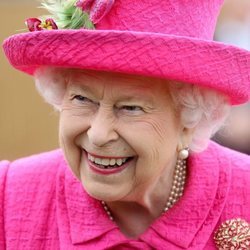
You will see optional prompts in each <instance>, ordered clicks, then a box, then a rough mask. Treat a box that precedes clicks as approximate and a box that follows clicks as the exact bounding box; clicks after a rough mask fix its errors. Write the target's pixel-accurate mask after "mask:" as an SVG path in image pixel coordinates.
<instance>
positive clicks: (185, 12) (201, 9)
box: [96, 0, 223, 40]
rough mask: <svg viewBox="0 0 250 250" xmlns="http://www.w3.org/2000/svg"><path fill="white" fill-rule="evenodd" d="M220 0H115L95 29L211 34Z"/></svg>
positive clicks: (183, 34)
mask: <svg viewBox="0 0 250 250" xmlns="http://www.w3.org/2000/svg"><path fill="white" fill-rule="evenodd" d="M222 4H223V0H198V1H197V0H162V1H159V0H136V1H135V0H126V1H125V0H116V1H115V2H114V5H113V7H112V9H111V10H110V12H109V13H108V14H107V15H106V16H105V17H104V18H103V19H102V20H101V21H100V22H99V23H98V24H96V28H97V29H99V30H100V29H103V30H123V31H124V30H129V31H141V32H154V33H165V34H173V35H176V36H188V37H196V38H200V39H205V40H211V39H212V38H213V34H214V30H215V25H216V20H217V17H218V14H219V11H220V8H221V6H222Z"/></svg>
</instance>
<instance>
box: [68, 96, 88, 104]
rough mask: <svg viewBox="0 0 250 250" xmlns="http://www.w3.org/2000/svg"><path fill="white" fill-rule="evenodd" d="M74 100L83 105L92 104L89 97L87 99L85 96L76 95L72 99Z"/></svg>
mask: <svg viewBox="0 0 250 250" xmlns="http://www.w3.org/2000/svg"><path fill="white" fill-rule="evenodd" d="M72 99H73V100H77V101H79V102H81V103H83V102H84V103H86V102H91V100H90V99H88V98H87V97H85V96H82V95H75V96H74V97H73V98H72Z"/></svg>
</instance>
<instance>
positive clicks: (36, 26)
mask: <svg viewBox="0 0 250 250" xmlns="http://www.w3.org/2000/svg"><path fill="white" fill-rule="evenodd" d="M222 4H223V0H206V1H196V0H164V1H159V0H136V1H135V0H126V1H125V0H44V1H43V2H42V7H43V8H45V9H46V10H47V11H48V12H49V13H50V14H49V15H48V16H45V17H42V18H29V19H27V20H26V25H27V31H28V32H25V33H22V34H17V35H14V36H11V37H10V38H8V39H6V40H5V42H4V45H3V46H4V50H5V53H6V56H7V58H8V59H9V61H10V63H11V64H12V65H13V66H14V67H15V68H16V69H18V70H21V71H23V72H25V73H28V74H31V75H33V74H34V73H35V71H36V69H38V68H39V67H41V66H54V67H66V68H80V69H91V70H101V71H111V72H121V73H127V74H135V75H143V76H150V77H158V78H162V79H169V80H175V81H182V82H185V83H192V84H198V85H201V86H204V87H208V88H213V89H216V90H218V91H220V92H222V93H224V94H226V95H227V96H228V97H229V100H230V101H231V104H240V103H244V102H247V101H248V100H249V99H250V52H249V51H247V50H244V49H240V48H237V47H235V46H231V45H227V44H224V43H219V42H215V41H213V40H212V39H213V34H214V30H215V24H216V19H217V16H218V13H219V11H220V8H221V6H222Z"/></svg>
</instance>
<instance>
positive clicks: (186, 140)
mask: <svg viewBox="0 0 250 250" xmlns="http://www.w3.org/2000/svg"><path fill="white" fill-rule="evenodd" d="M194 131H195V127H194V128H185V127H184V128H183V129H182V131H181V135H180V140H179V143H178V145H177V151H178V152H179V151H180V150H182V149H184V148H189V145H190V144H191V142H192V139H193V134H194Z"/></svg>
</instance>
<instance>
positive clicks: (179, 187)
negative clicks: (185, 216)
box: [101, 159, 186, 221]
mask: <svg viewBox="0 0 250 250" xmlns="http://www.w3.org/2000/svg"><path fill="white" fill-rule="evenodd" d="M185 181H186V160H185V159H178V160H177V162H176V166H175V172H174V178H173V184H172V188H171V191H170V195H169V197H168V200H167V202H166V205H165V207H164V209H163V212H162V213H165V212H167V211H168V210H169V209H170V208H171V207H173V205H174V204H175V203H176V202H177V201H178V200H179V199H180V198H181V196H182V195H183V191H184V186H185ZM101 203H102V206H103V208H104V210H105V211H106V213H107V215H108V217H109V219H110V220H112V221H114V217H113V216H112V214H111V212H110V210H109V208H108V206H107V204H106V203H105V201H101Z"/></svg>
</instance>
